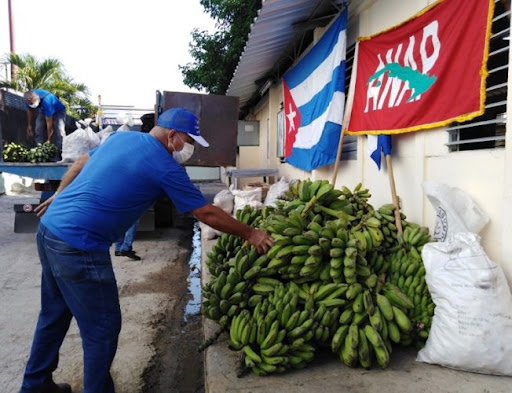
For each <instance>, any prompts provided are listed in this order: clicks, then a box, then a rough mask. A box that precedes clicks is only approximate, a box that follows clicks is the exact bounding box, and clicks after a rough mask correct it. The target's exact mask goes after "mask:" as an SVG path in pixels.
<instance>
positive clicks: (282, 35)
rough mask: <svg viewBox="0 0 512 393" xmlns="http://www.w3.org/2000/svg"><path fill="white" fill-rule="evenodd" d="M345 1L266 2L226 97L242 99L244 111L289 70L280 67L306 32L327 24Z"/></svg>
mask: <svg viewBox="0 0 512 393" xmlns="http://www.w3.org/2000/svg"><path fill="white" fill-rule="evenodd" d="M344 2H345V1H344V0H337V1H333V0H263V1H262V6H261V9H260V10H259V11H258V16H257V17H256V18H255V20H254V23H253V24H252V26H251V32H250V34H249V38H248V40H247V43H246V45H245V48H244V51H243V53H242V56H240V60H239V62H238V65H237V67H236V69H235V72H234V75H233V78H232V79H231V83H230V84H229V87H228V90H227V92H226V95H228V96H237V97H239V102H240V108H244V107H245V106H246V105H247V104H248V103H249V101H250V100H251V98H252V97H253V96H254V95H255V94H256V93H257V92H258V91H259V90H260V89H261V85H264V84H265V82H266V81H267V79H270V78H271V77H272V75H273V74H275V73H276V71H277V72H279V73H280V74H281V73H282V72H284V71H286V70H279V64H280V63H281V61H282V59H283V57H286V56H290V55H289V51H290V50H291V49H293V47H294V46H295V45H296V44H297V43H298V41H299V40H300V39H302V37H303V36H304V32H305V31H307V30H311V29H312V28H314V27H316V26H318V25H326V24H327V23H328V22H329V21H330V19H332V17H334V16H335V12H336V10H339V9H340V8H341V4H343V3H344ZM315 20H316V22H315ZM299 54H300V53H299ZM299 54H297V55H299Z"/></svg>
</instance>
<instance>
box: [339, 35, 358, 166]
mask: <svg viewBox="0 0 512 393" xmlns="http://www.w3.org/2000/svg"><path fill="white" fill-rule="evenodd" d="M355 51H356V44H355V43H354V44H352V45H350V46H349V47H347V54H346V58H345V100H346V97H347V96H348V88H349V86H350V77H351V75H352V67H353V65H354V55H355ZM341 159H342V160H357V136H355V135H347V134H345V136H344V137H343V148H342V152H341Z"/></svg>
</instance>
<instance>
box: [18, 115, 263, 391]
mask: <svg viewBox="0 0 512 393" xmlns="http://www.w3.org/2000/svg"><path fill="white" fill-rule="evenodd" d="M194 142H197V143H199V144H201V145H202V146H205V147H207V146H208V142H206V141H205V140H204V138H203V137H202V136H201V134H200V132H199V122H198V119H197V117H196V116H195V115H194V114H192V113H191V112H189V111H187V110H184V109H181V108H173V109H169V110H167V111H165V112H164V113H162V115H161V116H160V117H159V119H158V121H157V125H156V126H155V127H153V129H152V130H151V131H150V133H149V134H146V133H139V132H116V133H114V134H112V135H111V136H110V137H109V138H108V139H107V140H106V141H105V143H103V144H102V145H101V146H100V147H98V148H96V149H94V150H91V151H90V152H89V153H88V154H85V155H83V156H81V157H80V158H79V159H78V160H77V161H76V162H75V163H74V164H73V165H72V166H71V168H70V169H69V170H68V172H67V173H66V174H65V175H64V177H63V178H62V181H61V183H60V186H59V188H58V189H57V191H56V193H55V195H53V196H52V197H51V198H49V199H48V200H46V201H45V202H43V203H42V204H41V205H39V206H38V207H37V208H36V212H37V213H38V215H39V216H42V219H41V224H40V226H39V230H38V234H37V246H38V252H39V258H40V260H41V265H42V270H43V272H42V281H41V282H42V284H41V312H40V314H39V319H38V322H37V327H36V331H35V334H34V340H33V344H32V349H31V354H30V358H29V360H28V363H27V367H26V370H25V375H24V378H23V384H22V388H21V390H20V393H29V392H31V393H32V392H43V393H60V392H65V393H68V392H71V389H70V387H69V385H67V384H55V383H54V382H53V379H52V373H53V371H54V370H55V369H56V367H57V362H58V353H59V348H60V345H61V343H62V341H63V340H64V337H65V335H66V332H67V330H68V327H69V324H70V322H71V318H72V317H74V318H75V319H76V321H77V324H78V327H79V329H80V335H81V337H82V341H83V349H84V390H83V392H84V393H113V392H114V391H115V389H114V383H113V381H112V378H111V376H110V366H111V364H112V361H113V359H114V355H115V353H116V350H117V340H118V335H119V331H120V329H121V311H120V308H119V297H118V290H117V284H116V279H115V276H114V272H113V269H112V263H111V259H110V254H109V249H110V246H111V244H112V243H113V242H115V241H116V240H117V239H119V238H120V236H122V235H123V234H124V233H125V232H126V230H127V229H128V228H129V227H130V226H131V225H132V224H133V222H135V220H136V219H138V218H139V217H140V216H141V215H142V214H143V213H144V212H145V211H146V210H147V209H148V208H149V207H150V206H151V205H152V204H153V203H154V202H155V201H156V200H157V199H158V198H160V197H161V196H163V195H167V196H168V197H169V198H170V199H171V200H172V202H173V204H174V205H175V207H176V208H177V210H178V211H179V212H181V213H183V212H191V213H192V214H193V215H194V216H195V217H196V218H197V219H198V220H200V221H202V222H204V223H205V224H207V225H209V226H211V227H213V228H215V229H218V230H220V231H222V232H226V233H231V234H235V235H237V236H241V237H243V238H245V239H246V240H247V241H248V242H249V243H250V244H252V245H253V246H255V247H256V249H257V250H258V251H259V252H266V251H267V250H268V248H269V247H270V246H271V245H272V243H273V242H272V238H271V237H270V236H269V234H267V233H266V232H264V231H261V230H257V229H255V228H252V227H250V226H247V225H245V224H243V223H242V222H240V221H238V220H236V219H234V218H233V217H232V216H230V215H229V214H227V213H225V212H224V211H223V210H222V209H219V208H218V207H216V206H213V205H211V204H207V202H206V200H205V199H204V197H203V195H202V194H201V193H200V192H199V190H198V189H197V188H196V187H195V186H194V184H193V183H192V182H191V181H190V178H189V177H188V175H187V173H186V171H185V170H184V168H183V167H182V166H181V165H180V164H181V163H183V162H185V161H186V160H187V159H188V158H190V156H191V155H192V153H193V151H194ZM43 214H44V215H43Z"/></svg>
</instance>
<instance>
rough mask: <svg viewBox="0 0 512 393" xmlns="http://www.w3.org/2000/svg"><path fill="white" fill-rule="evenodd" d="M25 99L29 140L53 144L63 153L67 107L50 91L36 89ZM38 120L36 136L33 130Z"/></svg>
mask: <svg viewBox="0 0 512 393" xmlns="http://www.w3.org/2000/svg"><path fill="white" fill-rule="evenodd" d="M23 98H24V99H25V107H26V108H27V138H28V139H29V140H31V139H32V138H34V139H35V141H36V143H41V144H42V143H44V142H46V141H48V142H52V143H53V144H54V145H56V146H57V149H58V152H59V154H60V153H61V152H62V138H63V137H64V135H66V127H65V119H66V107H65V106H64V104H63V103H62V102H61V101H60V100H59V99H58V98H57V96H56V95H55V94H53V93H50V92H49V91H46V90H42V89H34V90H30V91H27V92H26V93H25V94H24V95H23ZM34 118H35V119H36V128H35V135H34V130H33V127H32V125H33V122H34Z"/></svg>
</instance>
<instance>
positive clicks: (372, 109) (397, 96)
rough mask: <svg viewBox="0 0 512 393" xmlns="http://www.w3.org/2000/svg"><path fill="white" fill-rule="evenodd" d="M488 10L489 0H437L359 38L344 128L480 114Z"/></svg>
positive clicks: (418, 125)
mask: <svg viewBox="0 0 512 393" xmlns="http://www.w3.org/2000/svg"><path fill="white" fill-rule="evenodd" d="M493 10H494V0H441V1H438V2H436V3H434V4H432V5H430V6H429V7H427V8H425V9H424V10H423V11H421V12H420V13H418V14H417V15H415V16H414V17H413V18H411V19H409V20H407V21H405V22H404V23H402V24H400V25H398V26H395V27H393V28H391V29H388V30H386V31H384V32H381V33H379V34H377V35H374V36H371V37H362V38H359V42H358V48H357V60H356V61H357V65H356V77H355V88H354V89H353V91H354V96H353V97H352V98H353V104H352V108H351V110H350V108H349V110H350V114H347V117H348V116H350V120H349V122H348V123H345V124H347V125H346V132H347V133H348V134H398V133H402V132H410V131H418V130H422V129H428V128H435V127H441V126H444V125H447V124H449V123H451V122H454V121H466V120H469V119H472V118H474V117H476V116H479V115H481V114H482V113H483V112H484V104H485V80H486V77H487V58H488V54H489V37H490V32H491V26H492V16H493ZM349 101H351V100H350V98H349Z"/></svg>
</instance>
